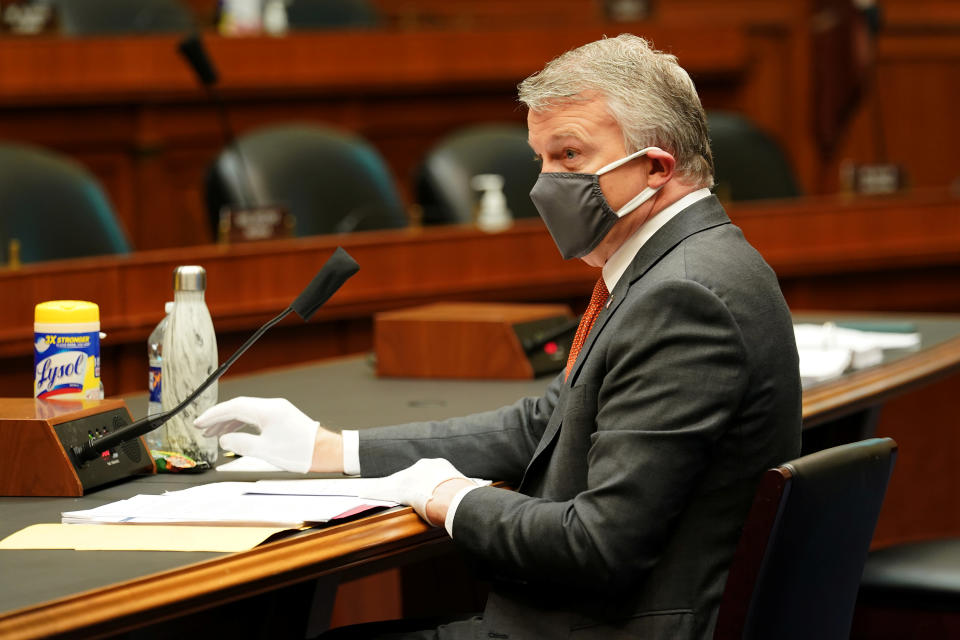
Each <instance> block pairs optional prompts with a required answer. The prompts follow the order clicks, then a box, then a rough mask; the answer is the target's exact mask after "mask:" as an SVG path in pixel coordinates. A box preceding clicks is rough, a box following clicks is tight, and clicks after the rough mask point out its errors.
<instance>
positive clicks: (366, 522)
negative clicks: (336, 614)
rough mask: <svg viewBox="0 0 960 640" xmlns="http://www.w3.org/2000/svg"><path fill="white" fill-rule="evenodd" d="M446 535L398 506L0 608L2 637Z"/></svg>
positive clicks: (208, 601) (159, 614) (140, 611)
mask: <svg viewBox="0 0 960 640" xmlns="http://www.w3.org/2000/svg"><path fill="white" fill-rule="evenodd" d="M104 526H110V525H104ZM447 543H449V539H448V538H447V535H446V532H445V531H444V530H443V529H442V528H434V527H431V526H429V525H427V524H426V523H425V522H424V521H423V520H422V519H420V517H419V516H417V515H416V514H415V513H414V512H413V510H412V509H410V508H399V509H397V510H391V511H388V512H385V513H380V514H375V515H373V516H369V517H366V518H362V519H360V520H357V521H354V522H350V523H346V524H342V525H336V526H333V527H330V528H327V529H320V530H317V531H313V532H309V533H305V534H302V535H298V536H296V537H293V538H288V539H284V540H279V541H277V542H272V543H267V544H264V545H261V546H259V547H256V548H254V549H252V550H250V551H246V552H242V553H235V554H230V555H226V556H224V557H219V558H214V559H211V560H207V561H204V562H199V563H196V564H191V565H188V566H185V567H181V568H177V569H172V570H169V571H164V572H162V573H156V574H153V575H148V576H144V577H142V578H136V579H133V580H128V581H125V582H119V583H116V584H112V585H109V586H106V587H103V588H100V589H94V590H90V591H86V592H83V593H77V594H73V595H70V596H67V597H64V598H60V599H57V600H52V601H50V602H46V603H43V604H40V605H36V606H32V607H25V608H23V609H19V610H16V611H11V612H8V613H5V614H3V615H0V637H3V638H5V639H8V640H14V639H17V640H20V639H28V638H43V637H47V636H50V635H55V634H71V635H78V636H80V635H82V636H88V635H101V634H106V633H119V632H122V631H128V630H130V629H134V628H137V627H141V626H143V625H144V624H147V623H152V622H160V621H162V620H165V619H169V618H173V617H176V616H179V615H183V614H185V613H191V612H193V611H199V610H202V609H206V608H209V607H212V606H217V605H221V604H225V603H228V602H231V601H235V600H238V599H241V598H245V597H248V596H251V595H255V594H257V593H261V592H264V591H267V590H270V589H276V588H279V587H283V586H287V585H291V584H294V583H298V582H302V581H304V580H309V579H315V578H319V577H323V576H327V575H331V574H334V573H342V572H345V571H349V570H351V569H358V568H362V567H363V566H365V565H369V564H372V563H383V562H384V561H387V562H389V561H390V560H391V559H395V558H396V557H397V556H398V555H401V554H403V555H407V554H409V553H410V552H411V551H413V550H415V549H417V548H420V547H424V546H436V545H439V544H447Z"/></svg>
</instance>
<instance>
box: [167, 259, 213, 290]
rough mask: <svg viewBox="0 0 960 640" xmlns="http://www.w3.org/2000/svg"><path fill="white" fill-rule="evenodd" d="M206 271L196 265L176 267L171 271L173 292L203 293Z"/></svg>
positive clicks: (205, 286)
mask: <svg viewBox="0 0 960 640" xmlns="http://www.w3.org/2000/svg"><path fill="white" fill-rule="evenodd" d="M206 288H207V271H206V269H204V268H203V267H200V266H197V265H188V266H183V267H177V268H176V269H174V270H173V290H174V291H205V290H206Z"/></svg>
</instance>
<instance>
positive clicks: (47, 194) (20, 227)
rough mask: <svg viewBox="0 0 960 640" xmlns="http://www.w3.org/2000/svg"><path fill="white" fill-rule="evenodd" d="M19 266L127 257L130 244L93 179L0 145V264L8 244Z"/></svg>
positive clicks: (78, 169) (26, 150) (42, 155)
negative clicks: (15, 247) (12, 246)
mask: <svg viewBox="0 0 960 640" xmlns="http://www.w3.org/2000/svg"><path fill="white" fill-rule="evenodd" d="M13 240H15V241H16V242H17V243H19V259H20V261H22V262H40V261H43V260H59V259H64V258H79V257H84V256H95V255H104V254H117V253H129V252H130V243H129V242H128V241H127V237H126V234H125V233H124V230H123V228H122V226H121V224H120V222H119V221H118V220H117V217H116V216H115V215H114V212H113V208H112V207H111V206H110V202H109V200H108V199H107V196H106V194H105V193H104V191H103V189H102V187H101V186H100V183H99V182H98V181H97V179H96V177H94V175H93V174H92V173H90V172H89V171H88V170H87V169H85V168H84V167H82V166H80V165H79V164H77V163H76V162H74V161H73V160H70V159H67V158H66V157H63V156H60V155H59V154H56V153H54V152H51V151H47V150H45V149H40V148H36V147H31V146H26V145H20V144H9V143H4V144H0V261H2V263H3V264H6V263H8V262H9V261H10V258H11V256H10V255H9V249H10V244H11V241H13Z"/></svg>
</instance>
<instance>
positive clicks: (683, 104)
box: [519, 34, 713, 187]
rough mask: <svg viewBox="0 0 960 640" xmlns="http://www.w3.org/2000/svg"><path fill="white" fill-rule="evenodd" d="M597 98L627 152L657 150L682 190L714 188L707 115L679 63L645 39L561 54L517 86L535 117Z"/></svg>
mask: <svg viewBox="0 0 960 640" xmlns="http://www.w3.org/2000/svg"><path fill="white" fill-rule="evenodd" d="M585 91H596V92H599V93H600V94H602V95H603V97H604V98H606V101H607V108H608V110H609V111H610V114H611V115H612V116H613V118H614V119H615V120H616V122H617V124H619V125H620V128H621V129H622V130H623V136H624V144H625V146H626V150H627V153H632V152H634V151H638V150H640V149H643V148H644V147H660V148H661V149H663V150H664V151H667V152H669V153H670V154H672V155H673V157H674V158H675V159H676V161H677V164H676V168H675V171H676V172H677V174H678V177H679V178H680V179H681V181H682V182H684V183H689V184H690V185H692V186H697V187H712V186H713V155H712V153H711V152H710V139H709V134H708V132H707V122H706V115H705V114H704V112H703V106H701V104H700V98H699V97H698V96H697V90H696V88H695V87H694V86H693V80H691V79H690V76H689V75H687V72H686V71H684V69H683V67H681V66H680V65H679V64H677V58H676V56H673V55H670V54H668V53H663V52H662V51H657V50H655V49H653V48H652V47H651V46H650V43H649V42H647V41H646V40H644V39H643V38H640V37H637V36H634V35H630V34H622V35H619V36H617V37H616V38H604V39H602V40H597V41H596V42H591V43H590V44H586V45H583V46H582V47H578V48H577V49H573V50H571V51H568V52H566V53H564V54H563V55H561V56H559V57H558V58H555V59H553V60H551V61H550V62H548V63H547V65H546V66H545V67H544V68H543V70H542V71H539V72H537V73H535V74H533V75H532V76H530V77H529V78H527V79H526V80H524V81H523V82H521V83H520V86H519V96H520V101H521V102H522V103H524V104H525V105H526V106H527V108H528V109H530V110H532V111H543V110H549V109H552V108H554V107H557V106H560V105H562V104H563V103H565V102H569V101H576V100H582V99H585V98H584V97H583V96H581V95H580V94H582V93H583V92H585Z"/></svg>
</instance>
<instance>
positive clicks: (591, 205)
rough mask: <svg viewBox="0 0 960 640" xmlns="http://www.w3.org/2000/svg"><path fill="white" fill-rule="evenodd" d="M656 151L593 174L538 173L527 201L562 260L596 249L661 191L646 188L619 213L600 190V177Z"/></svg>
mask: <svg viewBox="0 0 960 640" xmlns="http://www.w3.org/2000/svg"><path fill="white" fill-rule="evenodd" d="M654 149H656V150H657V151H660V149H659V148H658V147H646V148H644V149H640V150H639V151H637V152H635V153H631V154H630V155H628V156H626V157H625V158H621V159H620V160H616V161H614V162H611V163H610V164H608V165H607V166H605V167H603V168H602V169H600V170H599V171H597V172H596V173H541V174H540V177H538V178H537V182H536V184H534V185H533V190H532V191H530V199H531V200H533V204H534V205H535V206H536V207H537V211H539V212H540V217H541V218H543V222H544V223H545V224H546V225H547V229H548V230H549V231H550V235H551V236H553V241H554V242H555V243H556V245H557V248H558V249H559V250H560V255H562V256H563V258H564V259H565V260H569V259H570V258H582V257H583V256H585V255H587V254H588V253H590V252H591V251H593V250H594V249H596V248H597V245H598V244H600V242H601V241H602V240H603V239H604V238H605V237H606V235H607V233H608V232H609V231H610V229H611V228H612V227H613V225H614V224H615V223H616V222H617V220H619V219H620V218H622V217H623V216H625V215H627V214H628V213H630V212H631V211H633V210H634V209H636V208H637V207H639V206H640V205H642V204H643V203H644V202H646V201H647V200H649V199H650V198H651V197H653V195H654V194H655V193H656V192H657V191H659V190H660V189H661V187H657V188H656V189H654V188H653V187H647V188H646V189H644V190H643V191H641V192H640V193H639V194H638V195H637V196H636V197H635V198H633V199H632V200H631V201H630V202H628V203H626V204H625V205H623V206H622V207H621V208H620V210H619V211H614V210H613V209H612V208H611V207H610V204H609V203H608V202H607V199H606V198H605V197H604V195H603V191H601V190H600V176H602V175H603V174H605V173H607V172H608V171H613V170H614V169H616V168H617V167H619V166H622V165H624V164H626V163H628V162H630V161H631V160H633V159H634V158H639V157H640V156H643V155H646V154H647V153H648V152H650V151H652V150H654Z"/></svg>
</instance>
